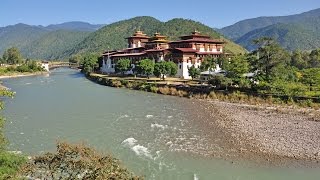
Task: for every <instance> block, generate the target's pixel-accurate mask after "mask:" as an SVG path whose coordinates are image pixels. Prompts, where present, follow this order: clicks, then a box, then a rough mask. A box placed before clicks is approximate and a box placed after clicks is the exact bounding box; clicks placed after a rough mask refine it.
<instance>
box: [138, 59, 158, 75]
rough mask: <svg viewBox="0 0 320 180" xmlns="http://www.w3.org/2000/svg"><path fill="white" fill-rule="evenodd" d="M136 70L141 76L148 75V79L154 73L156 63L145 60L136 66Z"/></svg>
mask: <svg viewBox="0 0 320 180" xmlns="http://www.w3.org/2000/svg"><path fill="white" fill-rule="evenodd" d="M136 70H137V72H138V73H139V74H145V75H147V77H148V79H149V76H150V75H151V74H153V71H154V62H153V61H152V60H150V59H143V60H141V61H139V62H138V63H137V65H136Z"/></svg>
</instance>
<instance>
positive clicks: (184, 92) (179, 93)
mask: <svg viewBox="0 0 320 180" xmlns="http://www.w3.org/2000/svg"><path fill="white" fill-rule="evenodd" d="M177 95H178V96H179V97H186V96H187V95H188V93H187V92H186V91H183V90H178V92H177Z"/></svg>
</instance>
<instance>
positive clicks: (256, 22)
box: [219, 9, 320, 40]
mask: <svg viewBox="0 0 320 180" xmlns="http://www.w3.org/2000/svg"><path fill="white" fill-rule="evenodd" d="M319 16H320V9H315V10H312V11H309V12H305V13H301V14H296V15H290V16H274V17H258V18H253V19H246V20H243V21H239V22H237V23H235V24H233V25H231V26H227V27H224V28H222V29H220V30H219V32H221V33H222V34H224V35H225V36H226V37H228V38H231V39H233V40H237V39H239V38H240V37H241V36H243V35H245V34H247V33H249V32H250V31H254V30H258V29H261V28H264V27H267V26H271V25H275V24H279V23H286V24H288V23H300V22H305V21H308V19H310V18H311V19H312V18H318V17H319ZM315 25H316V24H315Z"/></svg>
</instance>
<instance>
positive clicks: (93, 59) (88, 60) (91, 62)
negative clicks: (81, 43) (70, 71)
mask: <svg viewBox="0 0 320 180" xmlns="http://www.w3.org/2000/svg"><path fill="white" fill-rule="evenodd" d="M97 62H98V57H97V55H95V54H86V55H85V56H84V58H83V62H82V71H83V72H84V73H91V72H93V71H94V69H95V68H96V67H97Z"/></svg>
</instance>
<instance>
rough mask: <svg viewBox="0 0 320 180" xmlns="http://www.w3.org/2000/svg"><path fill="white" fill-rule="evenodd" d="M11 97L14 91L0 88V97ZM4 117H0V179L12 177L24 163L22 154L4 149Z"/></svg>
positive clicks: (1, 105)
mask: <svg viewBox="0 0 320 180" xmlns="http://www.w3.org/2000/svg"><path fill="white" fill-rule="evenodd" d="M5 96H6V97H13V96H14V93H13V92H11V91H8V90H5V89H1V90H0V97H5ZM2 109H3V102H2V101H0V110H2ZM4 122H5V120H4V118H3V117H0V179H12V178H15V177H16V172H17V171H18V170H19V168H20V166H21V165H22V164H24V163H25V161H26V159H25V157H23V156H20V155H16V154H14V153H10V152H7V151H6V145H7V140H6V138H5V136H4V133H3V127H4Z"/></svg>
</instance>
